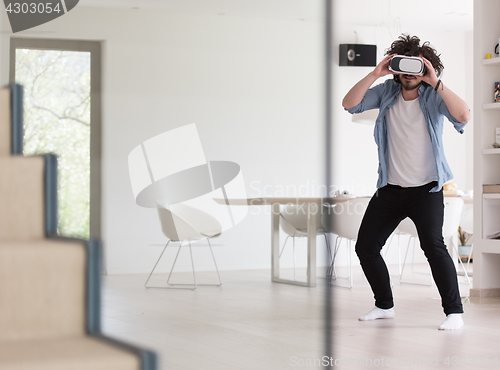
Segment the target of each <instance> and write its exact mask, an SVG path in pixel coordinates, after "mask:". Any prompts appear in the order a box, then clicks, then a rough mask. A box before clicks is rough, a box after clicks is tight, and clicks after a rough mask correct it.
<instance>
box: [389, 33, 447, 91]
mask: <svg viewBox="0 0 500 370" xmlns="http://www.w3.org/2000/svg"><path fill="white" fill-rule="evenodd" d="M412 50H414V52H413V53H412V55H411V56H418V55H422V56H423V57H424V58H425V59H427V60H428V61H429V62H431V64H432V66H433V67H434V70H435V71H436V75H437V76H438V77H439V76H440V75H441V73H442V72H443V69H444V66H443V63H441V59H440V58H439V57H440V56H441V54H437V51H436V49H434V48H433V47H432V46H430V43H429V41H426V42H424V43H423V44H422V46H420V39H419V38H418V37H417V36H410V35H407V34H402V35H401V36H399V37H398V39H397V40H396V41H394V42H393V43H392V44H391V47H390V48H389V49H387V50H386V51H385V55H392V54H397V55H406V54H408V53H409V52H410V51H412ZM394 81H396V82H397V83H401V81H400V79H399V75H397V74H395V75H394ZM422 84H424V86H426V87H427V86H429V85H428V84H427V83H425V82H422Z"/></svg>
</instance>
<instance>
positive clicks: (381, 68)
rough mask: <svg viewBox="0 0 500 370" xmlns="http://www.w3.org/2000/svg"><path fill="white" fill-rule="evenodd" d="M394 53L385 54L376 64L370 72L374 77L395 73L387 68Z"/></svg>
mask: <svg viewBox="0 0 500 370" xmlns="http://www.w3.org/2000/svg"><path fill="white" fill-rule="evenodd" d="M394 55H396V54H391V55H387V56H386V57H385V58H384V59H382V61H381V62H380V63H379V64H377V66H376V67H375V69H374V70H373V72H372V73H373V75H374V77H376V78H380V77H384V76H387V75H389V74H393V75H394V74H396V73H395V72H392V71H391V70H390V69H389V64H390V63H391V59H392V58H393V57H394Z"/></svg>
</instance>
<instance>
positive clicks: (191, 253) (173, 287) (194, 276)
mask: <svg viewBox="0 0 500 370" xmlns="http://www.w3.org/2000/svg"><path fill="white" fill-rule="evenodd" d="M207 241H208V246H209V248H210V253H211V254H212V259H213V261H214V265H215V270H216V271H217V276H218V278H219V284H198V283H197V281H196V270H195V267H194V259H193V251H192V247H191V242H189V254H190V257H191V268H192V270H193V283H191V284H180V283H175V284H173V283H170V278H171V277H172V273H173V271H174V267H175V264H176V263H177V258H178V257H179V253H180V251H181V248H182V242H181V243H180V245H179V249H178V250H177V253H176V255H175V259H174V262H173V263H172V267H171V269H170V273H169V274H168V279H167V284H168V285H169V286H147V283H148V281H149V279H150V278H151V275H152V274H153V272H154V270H155V269H156V265H158V262H159V261H160V259H161V257H162V256H163V253H164V252H165V249H166V248H167V246H168V244H169V243H170V240H169V241H168V243H167V245H165V248H163V251H162V253H161V255H160V258H158V261H156V264H155V266H154V267H153V270H152V271H151V273H150V274H149V277H148V279H147V280H146V283H145V284H144V286H145V287H146V288H160V289H189V290H196V288H197V287H198V286H199V285H203V286H221V285H222V279H221V277H220V273H219V268H218V267H217V262H216V261H215V256H214V252H213V250H212V245H211V244H210V241H209V240H208V239H207ZM177 286H185V287H177ZM187 286H188V287H187Z"/></svg>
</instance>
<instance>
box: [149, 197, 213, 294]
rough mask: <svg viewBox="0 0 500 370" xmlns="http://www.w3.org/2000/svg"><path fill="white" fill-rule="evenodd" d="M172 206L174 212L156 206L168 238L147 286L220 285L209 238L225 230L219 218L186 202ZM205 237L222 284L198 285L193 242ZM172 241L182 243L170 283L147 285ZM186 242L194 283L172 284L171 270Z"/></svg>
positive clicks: (169, 287) (161, 206)
mask: <svg viewBox="0 0 500 370" xmlns="http://www.w3.org/2000/svg"><path fill="white" fill-rule="evenodd" d="M171 208H173V210H174V212H172V211H171V210H170V209H168V208H166V207H165V206H163V205H161V204H158V207H157V209H158V216H159V219H160V224H161V229H162V231H163V234H164V235H165V236H166V237H167V238H168V239H169V240H168V242H167V244H166V245H165V248H163V251H162V252H161V255H160V257H159V258H158V261H156V264H155V265H154V267H153V270H152V271H151V273H150V274H149V276H148V279H147V280H146V282H145V283H144V286H145V287H146V288H164V289H192V290H195V289H196V288H197V286H198V285H205V286H221V285H222V280H221V277H220V274H219V269H218V268H217V262H216V261H215V257H214V253H213V251H212V245H211V244H210V238H213V237H217V236H219V235H220V234H221V232H222V226H221V225H220V223H219V221H217V219H215V218H214V217H213V216H211V215H210V214H208V213H206V212H203V211H202V210H199V209H197V208H193V207H190V206H187V205H184V204H176V205H173V206H171ZM205 238H206V239H207V242H208V246H209V248H210V253H211V254H212V259H213V261H214V265H215V269H216V271H217V276H218V277H219V284H198V283H197V282H196V273H195V268H194V261H193V252H192V250H191V242H193V241H198V240H201V239H205ZM170 242H180V245H179V249H178V251H177V254H176V256H175V260H174V262H173V264H172V268H171V270H170V273H169V275H168V279H167V284H168V285H169V286H168V287H161V286H148V285H147V284H148V281H149V279H150V278H151V275H153V272H154V270H155V269H156V266H157V265H158V262H160V260H161V258H162V256H163V253H164V252H165V250H166V249H167V246H168V245H169V243H170ZM185 242H188V244H189V254H190V256H191V266H192V269H193V281H194V282H193V284H170V278H171V276H172V272H173V270H174V267H175V264H176V262H177V257H178V256H179V252H180V251H181V248H182V244H183V243H185ZM176 285H183V286H190V287H184V288H182V287H181V288H179V287H175V286H176Z"/></svg>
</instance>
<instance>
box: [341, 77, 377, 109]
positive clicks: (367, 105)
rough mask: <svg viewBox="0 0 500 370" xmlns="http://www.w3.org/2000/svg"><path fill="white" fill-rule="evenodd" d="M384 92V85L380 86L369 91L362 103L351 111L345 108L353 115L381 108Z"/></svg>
mask: <svg viewBox="0 0 500 370" xmlns="http://www.w3.org/2000/svg"><path fill="white" fill-rule="evenodd" d="M383 91H384V84H380V85H377V86H374V87H372V88H370V89H368V90H367V91H366V93H365V96H363V99H362V100H361V102H360V103H359V104H358V105H356V106H354V107H352V108H349V109H346V108H344V110H346V111H348V112H349V113H351V114H356V113H362V112H364V111H366V110H370V109H375V108H380V103H381V101H382V94H383Z"/></svg>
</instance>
